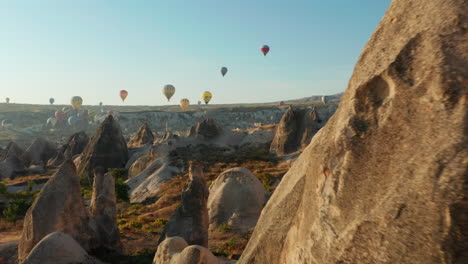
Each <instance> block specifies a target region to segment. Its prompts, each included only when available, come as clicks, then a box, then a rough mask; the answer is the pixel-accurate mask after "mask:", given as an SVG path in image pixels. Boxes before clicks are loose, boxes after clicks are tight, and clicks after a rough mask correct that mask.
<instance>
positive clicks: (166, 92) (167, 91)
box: [162, 84, 175, 102]
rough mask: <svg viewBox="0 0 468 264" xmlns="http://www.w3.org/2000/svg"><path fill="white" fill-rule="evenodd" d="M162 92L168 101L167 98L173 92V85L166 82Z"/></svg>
mask: <svg viewBox="0 0 468 264" xmlns="http://www.w3.org/2000/svg"><path fill="white" fill-rule="evenodd" d="M162 92H163V94H164V95H165V96H166V98H167V101H168V102H169V100H170V99H171V97H172V96H173V95H174V93H175V87H174V86H173V85H171V84H167V85H166V86H164V88H163V91H162Z"/></svg>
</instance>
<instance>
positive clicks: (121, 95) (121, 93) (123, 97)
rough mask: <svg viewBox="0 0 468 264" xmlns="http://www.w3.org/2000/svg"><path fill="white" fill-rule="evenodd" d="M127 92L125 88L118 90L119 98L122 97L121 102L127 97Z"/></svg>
mask: <svg viewBox="0 0 468 264" xmlns="http://www.w3.org/2000/svg"><path fill="white" fill-rule="evenodd" d="M127 96H128V92H127V91H125V90H122V91H120V98H122V102H123V101H125V98H127Z"/></svg>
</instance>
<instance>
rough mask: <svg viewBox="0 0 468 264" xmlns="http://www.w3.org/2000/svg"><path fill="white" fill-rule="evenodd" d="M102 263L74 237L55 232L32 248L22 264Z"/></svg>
mask: <svg viewBox="0 0 468 264" xmlns="http://www.w3.org/2000/svg"><path fill="white" fill-rule="evenodd" d="M43 263H57V264H76V263H80V264H101V263H102V262H101V261H99V260H97V259H95V258H93V257H91V256H89V255H88V253H86V251H85V250H84V249H83V248H82V247H81V246H80V244H79V243H78V242H76V241H75V240H74V239H73V237H71V236H69V235H67V234H65V233H62V232H54V233H51V234H49V235H47V236H45V237H44V238H43V239H42V240H41V241H40V242H39V243H37V245H36V246H35V247H34V248H33V249H32V250H31V253H30V254H29V256H28V257H27V258H26V259H25V260H24V262H22V264H43Z"/></svg>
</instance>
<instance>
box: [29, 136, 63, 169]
mask: <svg viewBox="0 0 468 264" xmlns="http://www.w3.org/2000/svg"><path fill="white" fill-rule="evenodd" d="M56 153H57V148H56V146H55V145H54V144H53V143H51V142H49V141H47V140H46V139H44V138H36V139H35V140H34V141H33V143H32V144H31V146H29V148H28V149H26V151H25V152H24V154H23V156H22V158H23V160H24V163H25V165H26V166H28V167H29V166H30V165H33V164H47V161H48V160H49V159H50V158H52V157H54V156H55V155H56Z"/></svg>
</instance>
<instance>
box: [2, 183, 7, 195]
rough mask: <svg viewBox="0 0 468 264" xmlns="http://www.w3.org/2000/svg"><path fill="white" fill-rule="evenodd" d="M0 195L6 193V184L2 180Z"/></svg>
mask: <svg viewBox="0 0 468 264" xmlns="http://www.w3.org/2000/svg"><path fill="white" fill-rule="evenodd" d="M0 195H4V196H7V195H8V191H7V187H6V184H5V183H4V182H3V181H1V182H0Z"/></svg>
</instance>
